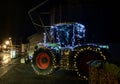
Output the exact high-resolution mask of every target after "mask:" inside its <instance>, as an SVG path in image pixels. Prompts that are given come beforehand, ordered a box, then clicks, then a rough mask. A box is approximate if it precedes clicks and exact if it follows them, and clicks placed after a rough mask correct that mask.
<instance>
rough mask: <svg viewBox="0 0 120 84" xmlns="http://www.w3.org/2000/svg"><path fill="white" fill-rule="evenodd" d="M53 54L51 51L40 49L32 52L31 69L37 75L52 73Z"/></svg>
mask: <svg viewBox="0 0 120 84" xmlns="http://www.w3.org/2000/svg"><path fill="white" fill-rule="evenodd" d="M55 63H56V58H55V54H54V53H53V52H52V50H51V49H48V48H40V49H38V50H37V51H35V52H34V55H33V62H32V67H33V69H34V71H35V73H36V74H37V75H43V76H45V75H48V74H51V73H52V72H53V71H54V69H55V68H54V66H55Z"/></svg>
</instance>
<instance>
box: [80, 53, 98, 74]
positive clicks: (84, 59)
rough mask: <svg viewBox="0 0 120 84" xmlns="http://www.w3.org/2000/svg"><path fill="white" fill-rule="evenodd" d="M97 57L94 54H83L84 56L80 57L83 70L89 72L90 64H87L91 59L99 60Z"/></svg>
mask: <svg viewBox="0 0 120 84" xmlns="http://www.w3.org/2000/svg"><path fill="white" fill-rule="evenodd" d="M97 59H98V58H97V57H95V56H94V55H92V54H85V55H83V57H81V58H80V67H81V70H82V71H84V72H88V64H87V62H88V61H90V60H97Z"/></svg>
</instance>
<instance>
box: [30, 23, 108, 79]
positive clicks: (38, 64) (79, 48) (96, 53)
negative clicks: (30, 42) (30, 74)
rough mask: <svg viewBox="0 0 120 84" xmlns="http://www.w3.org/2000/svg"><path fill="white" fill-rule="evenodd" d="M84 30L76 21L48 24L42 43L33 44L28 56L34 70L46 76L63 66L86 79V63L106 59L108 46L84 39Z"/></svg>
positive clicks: (87, 71) (87, 72)
mask: <svg viewBox="0 0 120 84" xmlns="http://www.w3.org/2000/svg"><path fill="white" fill-rule="evenodd" d="M85 32H86V29H85V26H84V25H83V24H80V23H78V22H71V23H59V24H55V25H52V26H50V29H49V32H48V33H46V32H45V33H44V38H43V39H44V41H43V43H38V44H36V46H35V51H34V54H33V55H32V56H31V65H32V68H33V70H34V71H35V73H36V74H37V75H39V76H46V75H49V74H52V73H54V72H55V71H56V70H59V69H65V70H71V71H75V72H76V74H77V75H78V76H79V77H80V78H84V79H87V78H88V74H89V70H88V64H87V63H88V62H90V61H91V60H105V61H106V60H109V54H108V51H109V46H108V45H101V44H95V43H87V42H86V39H85ZM48 38H49V39H50V40H49V41H48Z"/></svg>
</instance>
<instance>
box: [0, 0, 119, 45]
mask: <svg viewBox="0 0 120 84" xmlns="http://www.w3.org/2000/svg"><path fill="white" fill-rule="evenodd" d="M42 1H44V0H3V1H1V2H0V10H1V11H0V42H1V43H2V41H4V39H6V38H8V37H12V38H13V39H15V40H16V41H19V40H24V39H25V38H27V37H28V36H30V35H31V34H33V33H35V32H36V28H35V27H34V26H33V24H32V22H31V20H30V18H29V16H28V11H29V10H30V9H31V8H33V7H35V6H36V5H37V4H39V3H41V2H42ZM49 1H50V4H48V5H46V7H47V6H48V7H53V6H54V7H56V6H57V5H55V4H57V3H59V2H62V4H63V7H64V10H63V15H62V22H74V21H75V22H80V23H82V24H84V25H85V26H86V30H87V32H86V39H87V41H88V42H98V43H111V44H119V43H120V40H119V36H120V35H119V33H120V32H119V4H118V2H116V1H117V0H111V1H106V0H49ZM43 10H44V8H43ZM56 14H57V13H56Z"/></svg>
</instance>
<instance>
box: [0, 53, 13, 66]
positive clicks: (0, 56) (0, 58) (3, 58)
mask: <svg viewBox="0 0 120 84" xmlns="http://www.w3.org/2000/svg"><path fill="white" fill-rule="evenodd" d="M10 61H11V58H10V54H9V53H7V52H0V65H5V64H7V63H9V62H10Z"/></svg>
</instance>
